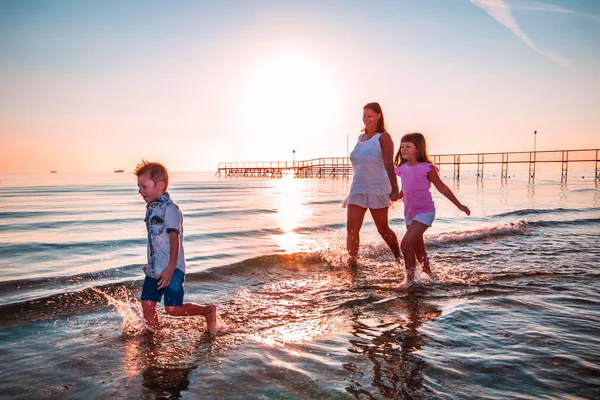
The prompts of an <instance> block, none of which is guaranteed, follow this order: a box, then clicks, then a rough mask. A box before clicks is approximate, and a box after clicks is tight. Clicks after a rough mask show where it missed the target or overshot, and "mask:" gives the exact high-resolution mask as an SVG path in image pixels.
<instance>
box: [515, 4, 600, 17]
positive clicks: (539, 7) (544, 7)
mask: <svg viewBox="0 0 600 400" xmlns="http://www.w3.org/2000/svg"><path fill="white" fill-rule="evenodd" d="M511 7H512V9H513V10H524V11H541V12H553V13H561V14H573V15H577V16H579V17H584V18H588V19H591V20H592V21H595V22H600V16H599V15H596V14H589V13H584V12H580V11H575V10H571V9H569V8H564V7H561V6H555V5H553V4H543V3H538V2H525V3H521V2H519V3H515V2H511Z"/></svg>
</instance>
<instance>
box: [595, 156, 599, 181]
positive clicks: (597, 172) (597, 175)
mask: <svg viewBox="0 0 600 400" xmlns="http://www.w3.org/2000/svg"><path fill="white" fill-rule="evenodd" d="M598 161H600V159H598V149H596V174H595V175H596V177H595V178H594V181H596V182H597V181H600V169H598Z"/></svg>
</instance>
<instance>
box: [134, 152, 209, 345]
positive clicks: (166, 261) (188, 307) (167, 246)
mask: <svg viewBox="0 0 600 400" xmlns="http://www.w3.org/2000/svg"><path fill="white" fill-rule="evenodd" d="M133 173H134V174H135V175H136V176H137V181H138V188H139V190H138V192H139V193H140V195H142V198H143V199H144V201H146V203H148V204H147V205H146V218H145V219H144V222H146V228H147V230H148V264H146V265H144V267H143V268H142V270H143V271H144V272H145V273H146V278H145V279H144V286H143V288H142V310H143V313H144V319H145V320H146V323H147V326H148V330H150V331H151V332H154V331H155V330H156V329H157V328H158V314H157V312H156V304H157V303H158V302H160V301H161V298H162V296H163V294H164V295H165V311H166V312H167V314H169V315H174V316H190V315H204V317H205V318H206V325H207V328H208V332H209V333H210V334H215V333H216V330H217V306H215V305H214V304H209V305H206V306H204V305H199V304H194V303H184V302H183V294H184V288H183V286H184V285H183V282H184V279H185V257H184V253H183V215H182V214H181V211H180V210H179V207H178V206H177V204H175V202H173V200H171V197H170V196H169V193H168V192H167V189H168V187H169V173H168V172H167V169H166V168H165V166H164V165H162V164H161V163H158V162H148V161H146V160H142V162H140V163H139V164H138V165H137V166H136V167H135V170H134V171H133Z"/></svg>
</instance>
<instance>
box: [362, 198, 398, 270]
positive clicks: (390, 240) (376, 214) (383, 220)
mask: <svg viewBox="0 0 600 400" xmlns="http://www.w3.org/2000/svg"><path fill="white" fill-rule="evenodd" d="M388 210H389V207H386V208H370V209H369V211H371V216H372V217H373V221H375V226H376V227H377V232H379V234H380V235H381V237H382V238H383V240H384V241H385V243H387V245H388V246H389V248H390V250H392V253H394V258H396V259H397V258H399V257H400V256H401V253H400V245H399V244H398V237H397V236H396V233H394V231H393V230H392V228H390V225H389V223H388Z"/></svg>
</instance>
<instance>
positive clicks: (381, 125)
mask: <svg viewBox="0 0 600 400" xmlns="http://www.w3.org/2000/svg"><path fill="white" fill-rule="evenodd" d="M363 110H371V111H374V112H376V113H377V114H380V115H381V118H379V120H378V121H377V128H376V129H375V132H377V133H379V132H385V121H384V119H383V111H382V110H381V106H380V105H379V103H376V102H373V103H367V104H365V106H364V107H363ZM366 129H367V128H363V130H362V132H365V131H366Z"/></svg>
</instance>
